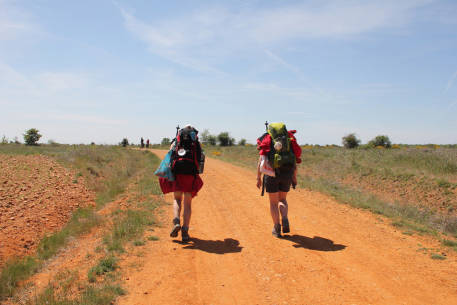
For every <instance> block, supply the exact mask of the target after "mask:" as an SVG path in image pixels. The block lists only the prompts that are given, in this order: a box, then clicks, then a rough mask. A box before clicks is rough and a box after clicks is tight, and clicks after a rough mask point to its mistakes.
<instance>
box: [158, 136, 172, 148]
mask: <svg viewBox="0 0 457 305" xmlns="http://www.w3.org/2000/svg"><path fill="white" fill-rule="evenodd" d="M170 144H171V140H170V139H169V138H163V139H162V142H160V145H163V146H170Z"/></svg>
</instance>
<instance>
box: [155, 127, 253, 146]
mask: <svg viewBox="0 0 457 305" xmlns="http://www.w3.org/2000/svg"><path fill="white" fill-rule="evenodd" d="M199 139H200V142H201V143H202V144H203V145H211V146H216V145H219V146H234V145H240V146H244V145H246V139H241V140H239V141H238V143H237V142H236V140H235V138H232V137H231V136H230V133H228V132H227V131H224V132H221V133H219V134H218V135H217V136H216V135H212V134H210V133H209V130H208V129H205V130H203V132H202V133H200V134H199ZM170 144H171V139H170V138H163V139H162V142H161V143H160V145H162V146H169V145H170Z"/></svg>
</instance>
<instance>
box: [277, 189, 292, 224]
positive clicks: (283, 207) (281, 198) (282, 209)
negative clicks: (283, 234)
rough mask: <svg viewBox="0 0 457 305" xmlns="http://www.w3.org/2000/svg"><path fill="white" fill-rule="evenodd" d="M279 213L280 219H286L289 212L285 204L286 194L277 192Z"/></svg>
mask: <svg viewBox="0 0 457 305" xmlns="http://www.w3.org/2000/svg"><path fill="white" fill-rule="evenodd" d="M278 194H279V200H278V201H279V212H280V213H281V218H287V214H288V212H289V205H288V204H287V199H286V198H287V192H279V193H278Z"/></svg>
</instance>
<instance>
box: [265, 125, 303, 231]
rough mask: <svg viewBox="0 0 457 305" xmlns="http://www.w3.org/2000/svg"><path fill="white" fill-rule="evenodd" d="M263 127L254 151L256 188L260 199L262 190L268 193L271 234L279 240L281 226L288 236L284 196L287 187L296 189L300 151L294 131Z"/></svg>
mask: <svg viewBox="0 0 457 305" xmlns="http://www.w3.org/2000/svg"><path fill="white" fill-rule="evenodd" d="M265 125H266V127H267V132H266V133H265V134H263V135H262V136H261V137H260V138H258V139H257V149H258V150H259V151H260V152H259V154H260V157H259V163H258V165H257V187H258V188H260V187H261V186H262V195H263V191H264V188H265V190H266V191H267V193H268V196H269V199H270V213H271V218H272V220H273V225H274V226H273V231H272V234H273V235H274V236H276V237H281V225H282V233H289V232H290V226H289V217H288V213H289V204H288V203H287V193H288V192H289V190H290V186H291V185H292V187H293V188H295V186H296V185H297V163H301V159H300V157H301V148H300V146H299V145H298V144H297V140H296V139H295V136H294V134H295V132H296V131H295V130H289V131H288V130H287V129H286V125H285V124H284V123H271V124H269V125H268V123H265ZM262 174H264V176H263V181H262V180H261V175H262ZM280 216H281V222H280Z"/></svg>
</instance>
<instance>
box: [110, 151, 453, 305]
mask: <svg viewBox="0 0 457 305" xmlns="http://www.w3.org/2000/svg"><path fill="white" fill-rule="evenodd" d="M156 153H157V154H158V155H159V156H161V157H163V155H164V152H162V151H156ZM205 171H206V173H205V174H204V175H203V180H204V182H205V185H204V187H203V189H202V191H201V192H200V193H199V195H198V196H197V197H196V198H195V199H194V202H193V214H192V223H191V230H190V234H191V237H192V241H191V242H190V243H189V244H181V243H180V242H179V240H174V239H172V238H170V237H169V236H168V234H169V229H170V220H171V218H172V214H171V207H167V208H166V211H165V213H163V214H162V219H163V221H164V224H165V225H164V226H163V227H162V228H159V229H158V230H156V231H155V232H154V234H155V235H157V236H158V237H160V240H159V241H157V242H150V243H147V244H146V246H144V247H143V248H142V252H141V253H142V257H141V255H140V257H138V256H132V255H130V256H128V257H126V258H125V259H124V262H123V263H122V265H123V273H124V274H125V275H124V276H125V285H124V286H125V287H126V288H127V290H128V294H127V295H126V296H124V297H121V298H120V299H119V301H118V304H121V305H124V304H126V305H127V304H128V305H137V304H138V305H139V304H144V305H146V304H457V273H456V272H455V271H456V270H457V256H456V254H455V253H454V252H452V251H448V250H444V251H446V254H447V259H446V260H444V261H438V260H432V259H431V258H430V254H431V253H432V252H437V251H440V249H438V248H439V247H440V246H439V243H438V242H437V241H436V240H434V239H432V238H428V237H422V236H407V235H404V234H402V232H401V231H397V230H396V229H395V228H394V227H392V226H391V225H389V224H388V223H389V220H388V219H385V218H380V217H379V216H376V215H372V214H370V213H368V212H366V211H362V210H357V209H353V208H350V207H348V206H346V205H341V204H338V203H336V202H335V201H334V200H333V199H331V198H329V197H327V196H324V195H322V194H319V193H316V192H310V191H306V190H303V189H299V190H297V191H291V193H290V194H289V204H290V222H291V230H292V232H291V234H289V235H288V237H286V238H283V239H277V238H273V237H272V235H271V233H270V232H271V228H272V222H271V219H270V216H269V209H268V206H269V205H268V202H267V200H268V199H267V197H260V196H259V190H258V189H257V188H256V187H255V174H254V173H252V172H251V171H248V170H245V169H242V168H239V167H236V166H233V165H231V164H227V163H224V162H222V161H218V160H214V159H211V158H208V161H207V164H206V166H205ZM167 200H168V201H170V202H171V196H167ZM421 248H427V250H424V249H421ZM430 248H434V250H430ZM441 251H443V250H441ZM439 253H441V252H439ZM132 265H139V266H141V267H139V268H131V267H129V266H132Z"/></svg>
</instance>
